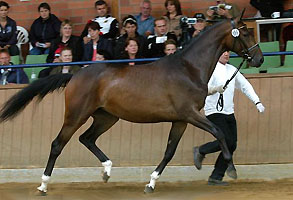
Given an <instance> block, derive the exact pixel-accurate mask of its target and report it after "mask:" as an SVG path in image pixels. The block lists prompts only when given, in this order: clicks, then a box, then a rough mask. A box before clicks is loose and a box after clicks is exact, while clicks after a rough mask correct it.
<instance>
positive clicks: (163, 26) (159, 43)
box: [147, 17, 177, 58]
mask: <svg viewBox="0 0 293 200" xmlns="http://www.w3.org/2000/svg"><path fill="white" fill-rule="evenodd" d="M167 30H168V29H167V22H166V20H165V18H163V17H161V18H158V19H156V20H155V35H150V36H149V37H148V53H147V57H151V58H155V57H163V56H164V55H165V53H164V48H165V46H164V42H165V41H166V40H169V39H173V40H174V41H175V42H177V37H176V35H175V34H174V33H173V32H167Z"/></svg>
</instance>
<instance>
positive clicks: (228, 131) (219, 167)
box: [199, 113, 237, 180]
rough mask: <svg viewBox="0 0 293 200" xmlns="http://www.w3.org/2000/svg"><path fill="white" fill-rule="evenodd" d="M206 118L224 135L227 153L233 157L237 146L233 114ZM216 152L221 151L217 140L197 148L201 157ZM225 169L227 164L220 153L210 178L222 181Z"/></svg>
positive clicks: (217, 114) (214, 115)
mask: <svg viewBox="0 0 293 200" xmlns="http://www.w3.org/2000/svg"><path fill="white" fill-rule="evenodd" d="M207 118H208V119H209V120H210V121H211V122H213V123H214V124H215V125H216V126H218V127H219V128H220V129H221V130H222V132H223V133H224V135H225V139H226V142H227V145H228V148H229V151H230V153H231V154H232V155H233V152H234V151H235V150H236V146H237V126H236V119H235V116H234V114H230V115H225V114H219V113H216V114H212V115H209V116H207ZM217 151H221V148H220V143H219V141H218V140H215V141H213V142H208V143H206V144H204V145H201V146H200V147H199V152H200V153H201V154H203V155H206V154H209V153H214V152H217ZM227 168H228V163H227V162H226V161H225V159H224V157H223V154H222V153H220V154H219V156H218V158H217V161H216V163H215V168H214V170H213V172H212V175H211V176H210V177H211V178H213V179H217V180H222V179H223V177H224V175H225V172H226V170H227Z"/></svg>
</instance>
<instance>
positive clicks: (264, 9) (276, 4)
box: [250, 0, 284, 17]
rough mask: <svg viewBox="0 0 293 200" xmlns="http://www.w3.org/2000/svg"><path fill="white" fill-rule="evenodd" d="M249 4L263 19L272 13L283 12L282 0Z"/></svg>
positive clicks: (264, 0)
mask: <svg viewBox="0 0 293 200" xmlns="http://www.w3.org/2000/svg"><path fill="white" fill-rule="evenodd" d="M250 4H251V5H252V6H253V7H255V8H256V9H258V10H259V11H260V13H261V16H263V17H271V14H272V13H273V12H283V11H284V1H283V0H278V1H276V0H250Z"/></svg>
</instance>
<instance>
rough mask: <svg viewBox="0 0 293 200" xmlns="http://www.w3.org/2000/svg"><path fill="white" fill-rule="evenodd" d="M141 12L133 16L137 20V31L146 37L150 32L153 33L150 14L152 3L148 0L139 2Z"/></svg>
mask: <svg viewBox="0 0 293 200" xmlns="http://www.w3.org/2000/svg"><path fill="white" fill-rule="evenodd" d="M140 10H141V13H140V14H139V15H136V16H134V17H135V19H136V21H137V26H138V29H137V32H138V33H139V34H140V35H142V36H144V37H146V38H147V37H148V36H149V35H151V34H154V20H155V19H154V18H153V17H152V16H151V11H152V4H151V1H150V0H143V1H142V2H141V4H140Z"/></svg>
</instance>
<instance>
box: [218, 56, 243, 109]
mask: <svg viewBox="0 0 293 200" xmlns="http://www.w3.org/2000/svg"><path fill="white" fill-rule="evenodd" d="M245 60H246V58H243V60H242V62H241V63H240V65H239V66H238V67H237V70H236V71H235V72H234V74H233V75H232V76H231V78H230V79H229V80H227V82H226V83H225V85H224V87H223V88H224V90H225V89H226V88H227V86H228V84H229V83H230V82H231V81H232V80H233V78H234V77H235V76H236V74H237V73H238V71H239V70H240V68H241V67H242V65H243V63H244V61H245ZM216 108H217V111H219V112H221V111H222V110H223V108H224V98H223V93H222V94H220V96H219V99H218V102H217V106H216Z"/></svg>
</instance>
